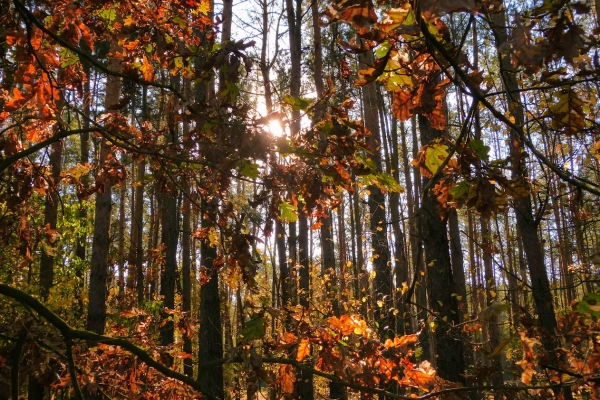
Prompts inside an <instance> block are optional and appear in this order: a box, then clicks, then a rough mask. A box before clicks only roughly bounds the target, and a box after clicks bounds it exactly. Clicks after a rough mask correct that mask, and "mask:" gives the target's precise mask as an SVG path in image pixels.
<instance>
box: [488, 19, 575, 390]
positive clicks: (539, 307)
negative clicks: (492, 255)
mask: <svg viewBox="0 0 600 400" xmlns="http://www.w3.org/2000/svg"><path fill="white" fill-rule="evenodd" d="M491 22H492V24H493V27H492V28H493V30H494V38H495V42H496V49H500V48H502V47H503V46H504V45H505V44H506V43H507V42H508V33H507V31H506V15H505V13H504V12H500V13H496V14H493V15H492V16H491ZM498 54H499V62H500V72H501V74H502V82H503V85H504V89H505V90H506V92H507V96H506V99H507V102H508V110H509V112H510V114H511V116H512V117H513V118H514V121H515V124H516V125H518V126H521V127H523V126H524V123H525V113H524V109H523V106H522V104H521V101H520V98H519V96H520V92H519V84H518V82H517V77H516V72H515V71H514V69H513V66H512V64H511V61H510V57H509V55H508V54H507V53H504V52H500V51H499V52H498ZM509 142H510V149H509V150H510V156H511V160H512V176H513V179H516V180H517V181H518V183H519V184H521V185H524V186H527V187H529V180H528V171H527V165H526V164H525V160H526V151H525V149H524V146H523V143H522V142H521V140H520V138H519V135H518V133H517V132H514V131H512V130H511V140H510V141H509ZM513 204H514V211H515V216H516V219H517V229H518V231H519V234H520V236H521V241H522V243H523V250H524V252H525V257H526V259H527V266H528V268H529V276H530V278H531V292H532V295H533V300H534V303H535V309H536V312H537V314H538V318H539V321H540V326H541V328H542V329H543V330H544V336H543V337H542V338H541V341H542V344H543V345H544V348H545V349H546V351H547V352H548V354H549V357H550V360H549V362H550V364H553V365H557V363H558V360H557V357H556V352H555V351H554V350H555V348H556V347H557V346H559V342H558V339H557V338H556V336H555V329H556V328H557V323H556V315H555V314H554V305H553V301H552V292H551V291H550V282H549V280H548V273H547V272H546V265H545V264H544V249H543V248H542V243H541V242H540V239H539V236H538V226H539V222H540V221H538V220H536V219H535V218H534V214H533V208H532V204H531V196H530V195H527V196H524V197H518V198H515V199H514V201H513ZM561 392H562V393H563V394H564V396H565V398H566V399H571V398H572V394H571V390H570V389H569V388H564V389H562V390H561V388H560V387H559V388H557V389H556V393H557V394H559V393H561Z"/></svg>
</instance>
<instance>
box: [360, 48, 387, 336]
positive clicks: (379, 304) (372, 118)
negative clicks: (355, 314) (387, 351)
mask: <svg viewBox="0 0 600 400" xmlns="http://www.w3.org/2000/svg"><path fill="white" fill-rule="evenodd" d="M360 61H361V63H362V64H363V67H365V66H371V65H373V54H372V52H367V53H365V54H364V55H361V56H360ZM378 110H379V106H378V102H377V87H376V82H371V83H369V84H367V85H365V86H363V112H364V121H365V127H366V128H367V129H368V130H369V131H370V132H371V136H370V137H369V143H368V144H369V147H370V149H371V151H372V152H373V153H372V160H373V162H374V163H375V166H376V169H377V171H378V172H382V171H383V168H382V165H381V154H380V144H381V135H380V129H379V118H378ZM368 190H369V193H370V194H369V202H368V205H369V213H370V218H369V230H370V232H371V249H372V254H371V257H372V260H373V261H372V262H373V271H375V281H374V290H373V296H374V303H375V304H374V306H373V307H374V316H375V322H376V323H377V324H378V332H379V335H380V337H381V338H387V337H393V336H394V328H395V323H394V315H393V313H391V312H390V311H389V310H390V309H392V308H393V304H392V271H391V267H390V250H389V246H388V242H387V223H386V210H385V196H384V195H383V192H382V191H381V189H379V187H377V186H375V185H369V186H368Z"/></svg>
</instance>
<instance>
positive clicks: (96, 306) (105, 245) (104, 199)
mask: <svg viewBox="0 0 600 400" xmlns="http://www.w3.org/2000/svg"><path fill="white" fill-rule="evenodd" d="M112 47H113V48H111V50H112V51H118V50H119V49H118V45H117V44H116V42H115V43H114V44H113V45H112ZM108 67H109V68H110V69H111V70H113V71H119V70H120V69H121V62H120V61H119V60H118V59H116V58H111V59H110V60H109V62H108ZM120 93H121V80H120V78H117V77H114V76H109V77H107V78H106V96H105V99H104V106H105V108H108V107H109V106H111V105H114V104H118V103H119V96H120ZM109 154H111V146H110V144H109V143H107V141H106V139H102V143H101V145H100V157H99V160H98V165H99V168H100V171H99V172H98V174H99V176H98V179H97V181H99V182H101V185H102V186H101V190H100V191H98V193H97V194H96V213H95V217H94V240H93V242H92V254H91V263H90V284H89V302H88V318H87V325H86V329H87V330H89V331H92V332H95V333H98V334H103V333H104V324H105V322H106V295H107V290H106V289H107V288H106V283H107V282H106V280H107V277H108V252H109V248H110V220H111V209H112V202H111V194H112V185H111V182H110V180H108V177H107V176H105V171H104V170H103V168H104V164H105V163H106V161H107V159H108V156H109Z"/></svg>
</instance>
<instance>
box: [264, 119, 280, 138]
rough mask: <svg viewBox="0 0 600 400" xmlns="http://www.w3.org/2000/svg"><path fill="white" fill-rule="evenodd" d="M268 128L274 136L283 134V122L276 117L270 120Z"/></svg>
mask: <svg viewBox="0 0 600 400" xmlns="http://www.w3.org/2000/svg"><path fill="white" fill-rule="evenodd" d="M268 129H269V132H270V133H271V135H273V136H277V137H279V136H283V128H282V127H281V122H280V121H278V120H276V119H273V120H271V121H269V128H268Z"/></svg>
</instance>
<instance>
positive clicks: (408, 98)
mask: <svg viewBox="0 0 600 400" xmlns="http://www.w3.org/2000/svg"><path fill="white" fill-rule="evenodd" d="M414 109H415V105H414V104H413V94H412V93H411V92H409V91H408V90H404V89H400V90H396V91H394V103H393V104H392V113H393V114H394V116H395V117H396V118H398V120H399V121H407V120H408V119H410V117H412V116H413V115H414V112H413V110H414Z"/></svg>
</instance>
